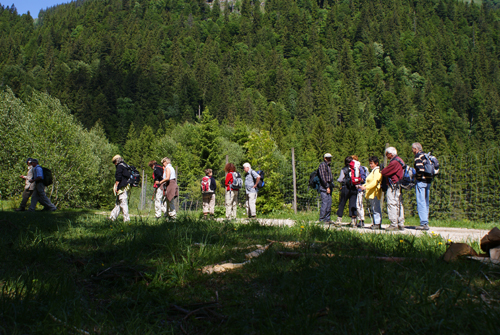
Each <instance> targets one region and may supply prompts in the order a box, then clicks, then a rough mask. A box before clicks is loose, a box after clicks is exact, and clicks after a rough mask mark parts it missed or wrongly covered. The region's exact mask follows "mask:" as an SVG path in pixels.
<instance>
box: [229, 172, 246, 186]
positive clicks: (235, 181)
mask: <svg viewBox="0 0 500 335" xmlns="http://www.w3.org/2000/svg"><path fill="white" fill-rule="evenodd" d="M231 174H232V175H233V182H232V183H231V185H229V186H230V188H231V190H239V189H240V188H242V187H243V179H242V178H241V175H240V174H239V173H238V172H231Z"/></svg>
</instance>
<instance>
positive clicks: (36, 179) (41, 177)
mask: <svg viewBox="0 0 500 335" xmlns="http://www.w3.org/2000/svg"><path fill="white" fill-rule="evenodd" d="M35 173H36V170H35V171H33V175H35ZM42 179H43V172H42V175H41V176H38V177H36V178H33V179H31V180H30V183H36V182H38V181H40V180H42Z"/></svg>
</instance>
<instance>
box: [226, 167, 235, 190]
mask: <svg viewBox="0 0 500 335" xmlns="http://www.w3.org/2000/svg"><path fill="white" fill-rule="evenodd" d="M231 172H234V171H229V172H228V173H227V175H226V182H225V183H224V185H226V191H231V184H232V183H233V174H232V173H231Z"/></svg>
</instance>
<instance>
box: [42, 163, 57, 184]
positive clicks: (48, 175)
mask: <svg viewBox="0 0 500 335" xmlns="http://www.w3.org/2000/svg"><path fill="white" fill-rule="evenodd" d="M42 171H43V181H42V182H43V185H44V186H49V185H52V183H53V182H54V178H53V177H52V171H50V170H49V169H47V168H45V167H42Z"/></svg>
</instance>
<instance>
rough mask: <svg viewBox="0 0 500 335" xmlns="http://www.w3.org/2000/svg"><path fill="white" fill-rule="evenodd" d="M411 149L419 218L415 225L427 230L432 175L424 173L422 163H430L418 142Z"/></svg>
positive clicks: (419, 228) (418, 228)
mask: <svg viewBox="0 0 500 335" xmlns="http://www.w3.org/2000/svg"><path fill="white" fill-rule="evenodd" d="M411 151H412V152H413V154H414V155H415V172H416V174H417V175H416V178H415V179H416V181H417V182H416V184H415V195H416V198H417V211H418V217H419V218H420V226H418V227H416V229H417V230H429V193H430V189H431V183H432V177H433V176H432V175H430V174H427V173H425V166H424V164H430V162H429V159H428V158H427V157H426V156H425V154H424V152H423V150H422V145H421V144H420V143H418V142H417V143H413V144H412V145H411Z"/></svg>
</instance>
